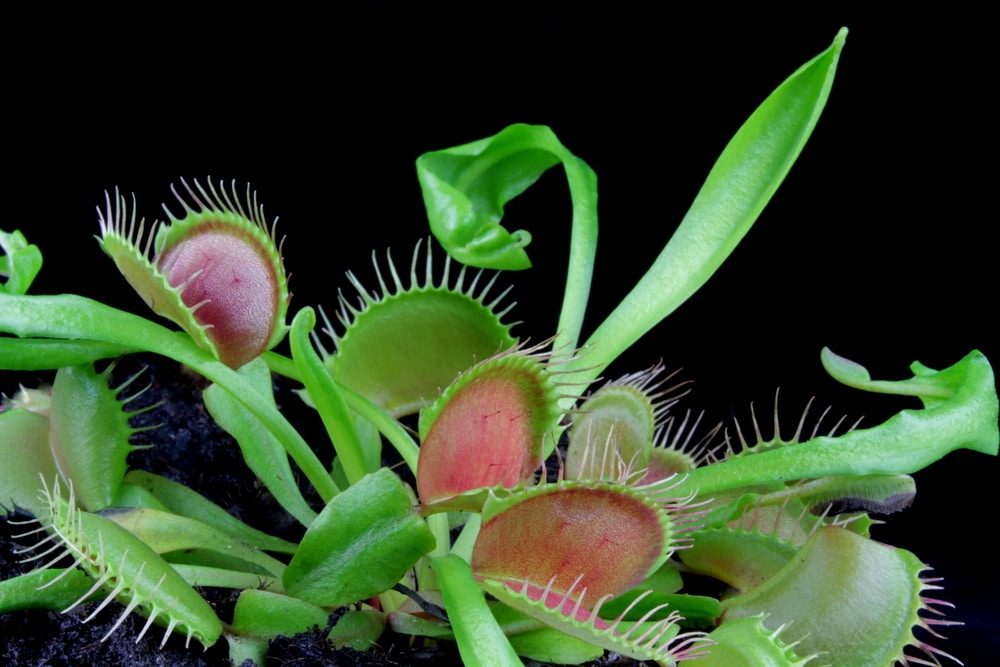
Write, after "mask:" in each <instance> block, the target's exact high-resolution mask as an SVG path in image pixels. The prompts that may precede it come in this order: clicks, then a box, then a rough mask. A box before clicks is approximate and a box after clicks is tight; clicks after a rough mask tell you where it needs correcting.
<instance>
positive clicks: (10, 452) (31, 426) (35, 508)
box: [0, 408, 72, 602]
mask: <svg viewBox="0 0 1000 667" xmlns="http://www.w3.org/2000/svg"><path fill="white" fill-rule="evenodd" d="M49 430H50V426H49V420H48V418H46V417H45V416H43V415H40V414H36V413H35V412H32V411H30V410H28V409H26V408H15V409H13V410H7V411H5V412H0V469H2V470H3V474H2V475H0V504H3V505H4V506H7V505H11V504H13V505H16V506H18V507H23V508H25V509H27V510H29V511H30V512H31V513H32V514H34V515H36V516H37V515H38V514H39V513H40V512H41V511H42V509H43V508H45V507H48V504H47V503H46V502H45V501H44V500H43V499H41V498H40V497H39V493H40V492H41V490H42V483H41V480H42V479H57V477H56V462H55V459H54V458H53V457H52V449H51V448H50V447H49ZM70 602H72V600H70Z"/></svg>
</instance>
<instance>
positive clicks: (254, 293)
mask: <svg viewBox="0 0 1000 667" xmlns="http://www.w3.org/2000/svg"><path fill="white" fill-rule="evenodd" d="M181 184H182V185H183V186H184V189H185V190H186V192H187V195H188V197H189V198H190V200H191V201H190V203H189V202H188V201H187V200H185V199H184V197H182V196H181V195H179V194H177V191H176V189H175V190H174V195H175V196H176V198H177V201H178V202H179V203H180V205H181V207H182V208H183V210H184V214H183V215H182V216H180V217H178V216H176V215H174V214H173V213H171V212H170V210H169V209H168V208H167V207H166V206H164V207H163V210H164V211H165V212H166V214H167V216H168V217H169V218H170V222H169V223H166V222H158V223H154V224H153V228H152V229H151V230H150V234H149V236H148V237H146V238H144V235H145V225H144V223H145V220H139V222H138V223H137V222H136V212H135V209H134V206H133V210H132V211H131V214H130V213H129V211H128V208H127V206H126V204H125V199H124V197H120V196H118V194H117V192H116V194H115V197H114V202H113V203H112V201H111V197H110V195H109V196H108V197H107V207H106V210H105V211H103V212H102V211H101V210H100V209H98V215H99V217H100V223H101V239H100V241H101V247H102V248H103V249H104V252H106V253H107V254H108V255H109V256H110V257H111V258H112V259H113V260H114V262H115V264H116V265H117V266H118V270H119V271H121V272H122V275H124V276H125V278H126V280H128V282H129V284H131V285H132V287H133V288H134V289H135V291H136V292H138V293H139V296H141V297H142V298H143V300H144V301H145V302H146V304H147V305H148V306H149V307H150V308H152V309H153V311H154V312H155V313H157V314H158V315H161V316H163V317H166V318H167V319H169V320H172V321H173V322H174V323H176V324H177V325H179V326H180V327H181V328H182V329H184V331H186V332H187V333H188V334H189V335H190V336H191V337H192V338H193V339H194V340H195V342H197V343H198V345H199V346H201V347H202V348H203V349H205V350H208V351H209V352H211V353H212V354H213V355H214V356H215V357H216V358H217V359H219V360H220V361H222V362H223V363H225V364H226V365H228V366H230V367H232V368H239V367H240V366H242V365H244V364H245V363H247V362H248V361H251V360H252V359H255V358H256V357H258V356H260V355H261V353H263V352H264V351H265V350H268V349H270V348H272V347H274V346H275V345H277V344H278V342H280V341H281V339H282V338H283V337H284V336H285V333H286V331H287V325H286V324H285V314H286V312H287V309H288V300H289V294H288V278H287V276H286V275H285V268H284V264H283V263H282V261H281V251H280V249H279V248H278V246H277V244H276V243H275V240H274V227H273V226H272V227H271V229H268V227H267V224H266V222H265V220H266V219H265V217H264V209H263V207H261V206H259V205H258V203H257V196H256V193H253V194H251V192H250V188H249V186H247V193H246V201H245V203H244V202H243V201H242V200H241V199H240V197H239V195H238V194H237V193H236V188H235V183H233V187H232V188H231V191H230V190H226V188H225V187H224V185H223V184H222V183H220V184H219V187H218V189H216V188H215V186H214V185H213V184H212V182H211V180H209V181H208V189H207V190H206V189H205V188H203V187H202V186H201V184H200V183H199V182H198V181H197V180H196V181H194V188H192V187H191V186H189V185H188V184H187V182H185V181H184V180H183V179H182V180H181ZM151 251H152V253H151Z"/></svg>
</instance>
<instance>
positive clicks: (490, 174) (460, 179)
mask: <svg viewBox="0 0 1000 667" xmlns="http://www.w3.org/2000/svg"><path fill="white" fill-rule="evenodd" d="M559 162H562V164H563V167H564V168H565V169H566V180H567V181H568V182H569V192H570V197H571V198H572V200H573V235H572V237H571V239H570V256H569V270H568V273H567V276H566V291H565V294H564V298H563V310H562V314H561V316H560V318H559V325H558V327H557V331H558V332H559V338H557V340H556V343H555V348H556V349H561V348H562V347H566V348H567V349H569V348H574V347H576V344H577V338H578V336H579V334H580V327H581V326H582V323H583V315H584V310H585V309H586V306H587V298H588V295H589V294H590V280H591V276H592V274H593V268H594V256H595V253H596V251H597V176H596V175H595V174H594V171H593V170H592V169H591V168H590V167H588V166H587V163H586V162H584V161H583V160H581V159H580V158H578V157H576V156H575V155H573V154H572V153H570V152H569V151H568V150H566V148H565V147H564V146H563V145H562V144H561V143H560V142H559V140H558V139H557V138H556V135H555V133H553V132H552V130H550V129H549V128H548V127H545V126H543V125H522V124H519V125H511V126H510V127H507V128H506V129H504V130H503V131H501V132H499V133H498V134H496V135H495V136H492V137H487V138H486V139H480V140H479V141H474V142H472V143H470V144H465V145H463V146H456V147H454V148H449V149H447V150H442V151H434V152H431V153H425V154H424V155H422V156H420V158H418V159H417V178H418V179H419V180H420V187H421V190H422V191H423V195H424V204H425V205H426V207H427V218H428V220H429V221H430V225H431V231H432V232H433V233H434V236H435V237H436V238H437V240H438V241H439V242H440V243H441V245H442V247H444V249H445V250H446V251H448V254H449V255H451V256H452V257H454V258H455V259H457V260H458V261H460V262H462V263H463V264H468V265H470V266H477V267H481V268H487V269H505V270H518V269H526V268H528V267H529V266H531V262H530V261H529V260H528V255H527V253H526V252H525V250H524V247H525V246H527V245H528V243H529V242H530V241H531V234H529V233H528V232H527V231H525V230H523V229H522V230H518V231H516V232H513V233H511V232H508V231H507V230H506V229H504V227H502V226H501V225H500V220H501V219H502V218H503V207H504V205H505V204H506V203H507V202H508V201H510V200H511V199H513V198H514V197H516V196H517V195H519V194H521V193H522V192H524V191H525V190H526V189H527V188H528V187H530V186H531V184H532V183H534V182H535V181H536V180H538V178H539V177H540V176H541V175H542V174H543V173H544V172H545V171H546V170H547V169H548V168H549V167H551V166H553V165H555V164H558V163H559Z"/></svg>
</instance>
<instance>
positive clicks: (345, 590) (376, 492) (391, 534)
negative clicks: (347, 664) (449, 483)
mask: <svg viewBox="0 0 1000 667" xmlns="http://www.w3.org/2000/svg"><path fill="white" fill-rule="evenodd" d="M433 547H434V536H433V535H432V534H431V532H430V530H428V528H427V525H426V524H425V523H424V522H423V521H422V520H421V519H420V517H419V516H418V515H417V514H416V513H415V512H414V508H413V506H412V504H411V502H410V497H409V496H408V495H407V493H406V489H405V488H404V487H403V483H402V482H401V481H400V479H399V477H397V476H396V474H395V473H394V472H392V471H391V470H389V469H388V468H382V469H380V470H379V471H377V472H374V473H372V474H370V475H366V476H365V477H363V478H362V479H361V480H360V481H358V483H357V484H355V485H353V486H351V487H350V488H348V489H346V490H345V491H343V492H342V493H340V494H338V495H337V496H336V497H334V499H333V500H331V501H330V502H329V503H327V506H326V508H324V510H323V511H322V512H320V514H319V516H318V517H316V520H315V521H313V523H312V525H310V526H309V530H308V531H307V532H306V535H305V537H304V538H302V542H301V543H300V544H299V549H298V551H297V552H296V553H295V556H294V557H293V558H292V561H291V562H290V563H289V564H288V568H287V569H286V570H285V575H284V583H285V590H286V591H287V592H288V594H289V595H293V596H295V597H298V598H302V599H303V600H306V601H308V602H312V603H314V604H318V605H321V606H324V607H333V606H336V605H340V604H349V603H352V602H357V601H358V600H363V599H366V598H370V597H373V596H375V595H378V594H380V593H382V592H384V591H386V590H388V589H389V588H391V587H392V586H393V585H394V584H395V583H396V582H397V581H399V579H400V578H401V577H402V576H403V574H405V573H406V571H407V570H408V569H410V568H411V567H413V565H414V564H415V563H416V562H417V559H418V558H420V557H421V556H422V555H424V554H425V553H427V552H428V551H430V550H431V549H432V548H433Z"/></svg>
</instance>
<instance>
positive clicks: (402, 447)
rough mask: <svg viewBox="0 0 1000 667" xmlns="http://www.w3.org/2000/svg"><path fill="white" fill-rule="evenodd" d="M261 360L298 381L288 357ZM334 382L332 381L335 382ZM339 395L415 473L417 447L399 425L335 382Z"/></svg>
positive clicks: (267, 354)
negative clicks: (372, 426) (370, 424)
mask: <svg viewBox="0 0 1000 667" xmlns="http://www.w3.org/2000/svg"><path fill="white" fill-rule="evenodd" d="M263 356H264V360H265V361H266V362H267V366H268V368H270V369H271V371H273V372H275V373H278V374H279V375H283V376H285V377H287V378H289V379H291V380H296V381H297V382H302V374H301V373H299V369H298V368H296V367H295V362H293V361H292V360H291V359H289V358H288V357H284V356H282V355H280V354H277V353H275V352H265V353H264V355H263ZM335 382H336V381H335ZM336 384H337V387H338V389H339V390H340V394H341V395H342V396H343V397H344V400H345V401H347V405H348V406H349V407H350V408H351V410H354V411H355V412H357V413H358V414H359V415H361V416H362V417H364V418H365V419H367V420H368V421H369V422H371V423H372V425H374V426H375V428H377V429H378V431H379V433H381V434H382V435H383V436H385V438H386V440H388V441H389V444H391V445H392V446H393V447H395V449H396V451H397V452H398V453H399V455H400V456H401V457H402V458H403V462H404V463H406V465H407V467H409V469H410V472H412V473H413V475H414V476H416V474H417V459H418V457H419V456H420V447H418V446H417V443H415V442H414V441H413V438H411V437H410V434H409V433H407V432H406V429H405V428H403V425H402V424H400V423H399V422H398V421H396V420H395V419H393V418H392V417H390V416H389V415H388V414H386V413H385V411H384V410H382V409H381V408H379V407H378V406H377V405H375V404H374V403H372V402H371V401H369V400H368V399H367V398H365V397H364V396H362V395H361V394H359V393H357V392H356V391H354V390H353V389H350V388H348V387H345V386H344V385H342V384H340V383H339V382H337V383H336Z"/></svg>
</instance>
